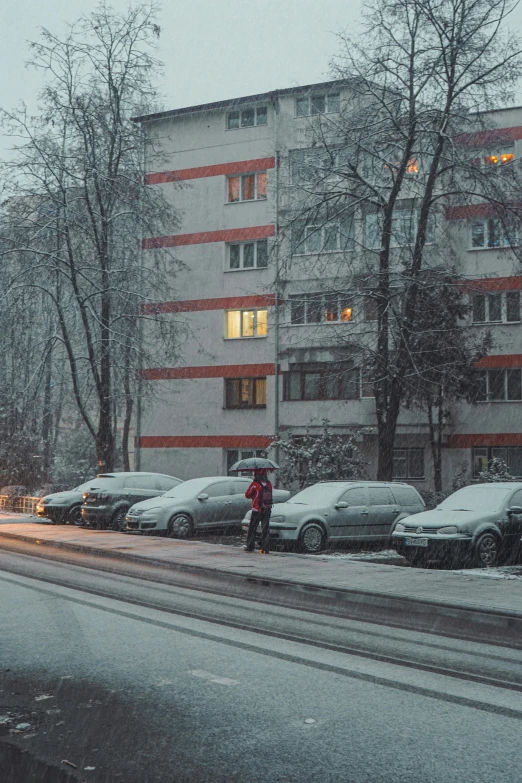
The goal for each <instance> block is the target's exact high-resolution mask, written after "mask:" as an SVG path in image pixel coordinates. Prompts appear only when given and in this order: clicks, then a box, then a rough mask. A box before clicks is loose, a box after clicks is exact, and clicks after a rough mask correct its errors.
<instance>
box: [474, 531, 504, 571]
mask: <svg viewBox="0 0 522 783" xmlns="http://www.w3.org/2000/svg"><path fill="white" fill-rule="evenodd" d="M499 550H500V543H499V541H498V539H497V537H496V536H495V534H494V533H482V535H481V536H479V537H478V538H477V541H476V543H475V557H474V561H475V566H477V567H478V568H494V567H495V566H496V565H498V560H499Z"/></svg>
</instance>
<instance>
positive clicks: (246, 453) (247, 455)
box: [226, 449, 266, 477]
mask: <svg viewBox="0 0 522 783" xmlns="http://www.w3.org/2000/svg"><path fill="white" fill-rule="evenodd" d="M252 457H266V451H265V450H264V449H227V451H226V458H227V473H228V472H229V471H230V468H231V467H232V465H235V463H236V462H239V460H240V459H251V458H252ZM238 475H239V476H250V477H251V476H252V473H246V472H245V473H238Z"/></svg>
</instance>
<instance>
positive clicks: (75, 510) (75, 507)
mask: <svg viewBox="0 0 522 783" xmlns="http://www.w3.org/2000/svg"><path fill="white" fill-rule="evenodd" d="M96 480H97V479H96V478H93V479H90V480H89V481H86V482H85V484H80V486H79V487H76V488H75V489H68V490H66V491H65V492H52V493H51V494H50V495H45V496H44V497H42V498H40V500H39V501H38V505H37V506H36V514H37V516H39V517H47V519H50V520H51V522H53V523H54V524H55V525H83V524H84V521H83V519H82V503H83V493H84V492H87V491H88V490H89V488H90V487H91V486H94V483H95V482H96Z"/></svg>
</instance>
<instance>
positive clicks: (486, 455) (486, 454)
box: [471, 446, 522, 479]
mask: <svg viewBox="0 0 522 783" xmlns="http://www.w3.org/2000/svg"><path fill="white" fill-rule="evenodd" d="M500 450H502V451H505V452H506V454H505V456H506V459H505V460H504V462H505V463H506V465H507V467H508V471H509V472H510V473H511V465H513V462H512V461H511V459H510V457H511V454H512V453H513V452H514V451H518V452H519V460H520V464H521V465H522V446H472V448H471V471H472V475H473V478H474V479H476V478H478V476H479V473H482V471H484V470H487V468H488V465H489V464H490V462H491V460H492V459H494V458H495V457H497V458H498V457H499V454H498V453H497V454H494V453H493V452H495V451H496V452H498V451H500ZM479 452H483V453H482V454H479ZM479 459H485V460H486V461H485V463H484V464H483V465H479V463H478V460H479ZM501 459H503V457H501ZM511 475H512V476H513V478H514V479H522V471H521V473H520V475H517V474H515V473H512V474H511Z"/></svg>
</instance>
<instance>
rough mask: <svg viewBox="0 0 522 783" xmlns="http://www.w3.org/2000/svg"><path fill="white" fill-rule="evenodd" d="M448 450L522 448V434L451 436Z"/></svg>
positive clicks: (501, 433) (448, 441)
mask: <svg viewBox="0 0 522 783" xmlns="http://www.w3.org/2000/svg"><path fill="white" fill-rule="evenodd" d="M445 445H446V448H447V449H467V448H471V447H472V446H522V433H520V432H514V433H513V432H499V433H496V434H493V435H485V434H483V433H481V434H480V435H450V437H449V438H448V440H447V442H446V444H445Z"/></svg>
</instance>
